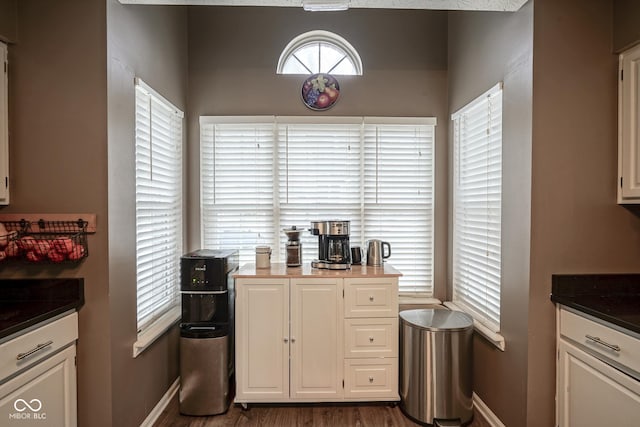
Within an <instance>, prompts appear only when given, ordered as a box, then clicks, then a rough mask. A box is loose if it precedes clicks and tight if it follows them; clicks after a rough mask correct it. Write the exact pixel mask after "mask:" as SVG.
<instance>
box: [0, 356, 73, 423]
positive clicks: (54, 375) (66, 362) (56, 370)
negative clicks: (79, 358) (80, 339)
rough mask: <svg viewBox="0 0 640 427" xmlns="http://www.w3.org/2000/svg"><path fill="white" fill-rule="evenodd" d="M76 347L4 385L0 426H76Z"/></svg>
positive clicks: (0, 401) (0, 391)
mask: <svg viewBox="0 0 640 427" xmlns="http://www.w3.org/2000/svg"><path fill="white" fill-rule="evenodd" d="M75 354H76V347H75V345H71V346H69V347H67V348H66V349H64V350H62V351H61V352H59V353H57V354H55V355H53V356H51V357H50V358H48V359H46V360H44V361H43V362H41V363H39V364H38V365H36V366H35V367H33V368H31V369H28V370H27V371H25V372H23V373H22V374H20V375H18V376H17V377H15V378H13V379H11V380H9V381H8V382H6V383H4V384H2V385H0V419H1V420H2V422H0V425H7V426H10V425H16V426H25V427H29V426H32V427H33V426H45V425H47V426H60V427H75V426H76V424H77V415H76V368H75V363H74V360H75Z"/></svg>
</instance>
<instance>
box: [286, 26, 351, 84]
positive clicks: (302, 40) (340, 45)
mask: <svg viewBox="0 0 640 427" xmlns="http://www.w3.org/2000/svg"><path fill="white" fill-rule="evenodd" d="M312 43H326V44H328V45H331V46H333V47H335V48H337V49H338V50H341V51H342V52H344V54H345V55H346V57H347V58H348V59H349V61H351V63H352V64H353V66H354V68H355V71H356V72H355V74H353V75H356V76H361V75H362V73H363V68H362V59H361V58H360V55H359V54H358V51H357V50H356V49H355V48H354V47H353V46H352V45H351V43H349V42H348V41H347V40H346V39H345V38H344V37H341V36H339V35H338V34H335V33H332V32H330V31H325V30H312V31H308V32H306V33H302V34H300V35H298V36H296V37H294V38H293V39H292V40H291V41H290V42H289V43H288V44H287V45H286V46H285V48H284V49H283V50H282V53H281V54H280V58H278V65H277V66H276V74H285V73H284V72H283V69H284V66H285V64H286V63H287V61H288V59H289V58H290V57H291V55H293V53H294V52H296V51H297V50H298V49H300V48H301V47H303V46H306V45H309V44H312ZM318 72H321V71H318ZM287 74H289V73H287ZM292 74H295V73H292ZM309 74H315V71H312V72H311V73H307V74H305V75H309ZM336 75H338V74H336Z"/></svg>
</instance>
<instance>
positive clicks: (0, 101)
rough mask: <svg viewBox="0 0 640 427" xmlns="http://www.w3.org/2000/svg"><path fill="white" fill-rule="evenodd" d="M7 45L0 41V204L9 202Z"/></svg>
mask: <svg viewBox="0 0 640 427" xmlns="http://www.w3.org/2000/svg"><path fill="white" fill-rule="evenodd" d="M7 68H8V67H7V45H6V44H4V43H1V42H0V205H8V204H9V120H8V118H9V113H8V111H9V106H8V101H7V99H8V97H7V93H8V83H7V82H8V79H7Z"/></svg>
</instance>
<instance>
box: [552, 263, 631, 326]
mask: <svg viewBox="0 0 640 427" xmlns="http://www.w3.org/2000/svg"><path fill="white" fill-rule="evenodd" d="M551 301H553V302H555V303H558V304H562V305H565V306H567V307H571V308H574V309H576V310H578V311H581V312H583V313H586V314H590V315H592V316H594V317H597V318H598V319H602V320H604V321H607V322H609V323H612V324H614V325H618V326H620V327H623V328H625V329H628V330H630V331H633V332H636V333H640V274H554V275H552V277H551Z"/></svg>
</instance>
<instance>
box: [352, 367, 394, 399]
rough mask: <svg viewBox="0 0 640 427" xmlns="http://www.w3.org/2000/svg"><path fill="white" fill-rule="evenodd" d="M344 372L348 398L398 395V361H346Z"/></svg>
mask: <svg viewBox="0 0 640 427" xmlns="http://www.w3.org/2000/svg"><path fill="white" fill-rule="evenodd" d="M344 370H345V380H344V395H345V397H347V398H363V399H374V398H380V397H383V398H389V397H390V396H397V395H398V364H397V359H388V358H385V359H346V360H345V368H344Z"/></svg>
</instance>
